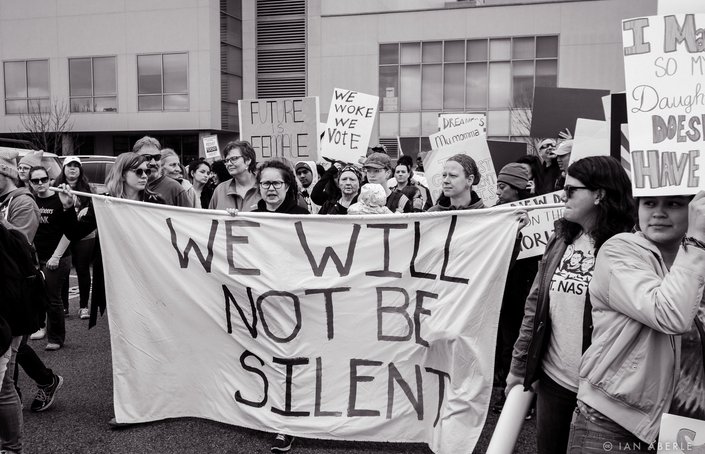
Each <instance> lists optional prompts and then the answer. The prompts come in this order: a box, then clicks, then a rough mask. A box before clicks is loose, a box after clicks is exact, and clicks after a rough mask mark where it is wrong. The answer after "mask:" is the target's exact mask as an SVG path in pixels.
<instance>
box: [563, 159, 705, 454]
mask: <svg viewBox="0 0 705 454" xmlns="http://www.w3.org/2000/svg"><path fill="white" fill-rule="evenodd" d="M578 162H580V161H578ZM569 172H570V169H569ZM638 204H639V215H638V219H639V230H638V231H636V232H633V233H623V234H621V235H616V236H615V237H613V238H611V239H610V240H609V241H607V242H606V243H605V244H604V246H603V247H602V249H601V250H600V253H599V255H598V257H597V264H596V266H595V275H594V277H593V279H592V282H591V283H590V295H591V302H592V316H593V323H594V330H593V332H592V345H590V347H589V348H588V349H587V350H586V351H585V353H584V355H583V357H582V361H581V363H580V380H579V386H578V403H577V410H576V411H575V413H574V414H573V421H572V423H571V434H570V441H569V446H568V448H569V449H568V452H569V453H571V454H573V453H575V454H579V453H589V452H598V450H597V449H595V448H594V446H599V447H600V448H601V447H602V446H604V445H608V444H610V445H611V446H614V447H615V448H614V449H616V450H617V451H615V452H625V451H626V450H625V449H624V448H623V447H624V446H627V447H628V448H627V449H628V450H629V451H630V452H647V451H648V446H649V445H652V444H654V443H655V442H656V439H657V437H658V435H659V428H660V427H659V426H660V424H661V415H662V414H663V413H671V414H675V415H679V416H685V417H688V418H694V419H700V420H702V419H705V370H704V369H703V354H704V353H705V352H704V350H705V329H704V325H705V290H704V288H705V192H704V191H701V192H700V193H699V194H698V195H696V196H695V197H693V196H678V195H674V196H660V197H640V198H639V199H638ZM691 441H694V440H691ZM679 442H682V443H683V444H685V443H686V442H685V440H679ZM619 447H622V448H621V449H619ZM693 449H694V451H698V449H697V448H693ZM679 450H682V451H683V452H688V450H689V449H686V447H685V446H680V447H679ZM655 451H656V449H653V450H651V452H655Z"/></svg>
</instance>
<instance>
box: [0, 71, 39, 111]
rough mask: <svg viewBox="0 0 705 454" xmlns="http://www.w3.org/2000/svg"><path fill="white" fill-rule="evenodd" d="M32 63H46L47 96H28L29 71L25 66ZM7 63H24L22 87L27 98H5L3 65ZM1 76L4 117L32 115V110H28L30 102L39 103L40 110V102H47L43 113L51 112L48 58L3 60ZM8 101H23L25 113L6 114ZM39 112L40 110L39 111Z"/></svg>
mask: <svg viewBox="0 0 705 454" xmlns="http://www.w3.org/2000/svg"><path fill="white" fill-rule="evenodd" d="M33 61H40V62H46V63H47V92H48V96H46V97H44V96H41V97H36V96H32V97H30V96H29V71H28V70H27V68H28V66H27V64H28V63H29V62H33ZM7 63H24V87H25V93H26V94H27V96H24V97H8V96H7V71H6V70H5V65H6V64H7ZM2 76H3V80H2V83H3V95H4V102H3V112H4V113H5V115H29V114H32V113H34V112H33V111H32V110H30V108H29V107H30V104H29V103H30V101H39V102H40V109H41V101H48V104H47V110H46V111H43V112H45V113H46V112H49V111H50V110H51V63H50V59H49V58H28V59H24V60H22V59H11V60H3V62H2ZM8 101H24V102H25V105H26V111H25V112H8V111H7V102H8ZM40 112H41V110H40Z"/></svg>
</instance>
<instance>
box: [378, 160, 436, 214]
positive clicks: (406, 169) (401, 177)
mask: <svg viewBox="0 0 705 454" xmlns="http://www.w3.org/2000/svg"><path fill="white" fill-rule="evenodd" d="M413 177H414V169H413V166H412V160H411V156H402V157H400V158H399V159H398V160H397V165H396V167H394V181H395V183H396V184H394V185H392V186H390V188H389V189H390V190H391V191H392V192H391V193H390V194H389V196H387V199H389V198H390V197H391V198H392V199H397V198H401V194H403V195H405V196H406V197H407V198H408V199H409V200H411V204H408V205H407V206H405V209H409V210H410V211H411V212H420V211H423V207H424V195H423V192H422V189H421V188H420V187H418V186H417V185H416V182H414V180H413ZM392 203H394V202H392ZM427 208H430V203H429V206H428V207H427Z"/></svg>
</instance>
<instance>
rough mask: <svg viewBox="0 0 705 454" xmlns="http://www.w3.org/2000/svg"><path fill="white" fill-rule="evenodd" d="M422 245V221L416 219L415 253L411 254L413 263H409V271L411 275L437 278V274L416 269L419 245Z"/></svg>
mask: <svg viewBox="0 0 705 454" xmlns="http://www.w3.org/2000/svg"><path fill="white" fill-rule="evenodd" d="M420 246H421V223H420V222H419V221H414V254H413V255H412V256H411V264H410V265H409V272H410V273H411V277H420V278H422V279H431V280H434V279H436V275H435V274H431V273H423V272H421V271H416V258H417V257H418V256H419V247H420Z"/></svg>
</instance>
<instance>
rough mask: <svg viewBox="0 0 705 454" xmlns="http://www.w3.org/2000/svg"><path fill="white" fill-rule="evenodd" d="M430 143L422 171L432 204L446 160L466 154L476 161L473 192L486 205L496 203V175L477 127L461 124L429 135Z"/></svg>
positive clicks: (484, 141) (441, 182) (483, 139)
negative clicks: (475, 177)
mask: <svg viewBox="0 0 705 454" xmlns="http://www.w3.org/2000/svg"><path fill="white" fill-rule="evenodd" d="M429 140H430V141H431V148H432V150H431V151H430V152H429V153H428V154H427V155H426V158H425V159H424V163H423V168H424V171H425V174H426V178H427V179H428V189H429V190H430V191H431V197H432V198H433V200H434V203H435V202H436V201H437V200H438V197H439V196H440V194H441V192H442V189H441V188H442V185H443V181H442V179H443V176H442V175H443V166H444V165H445V162H446V161H447V160H448V158H450V157H451V156H453V155H456V154H466V155H468V156H470V157H471V158H473V159H474V160H475V163H476V164H477V168H478V170H479V171H480V181H479V182H478V183H477V184H476V185H475V186H474V187H473V190H474V191H475V192H476V193H477V195H478V196H479V197H480V198H481V199H482V201H483V202H484V204H485V206H488V207H489V206H493V205H494V204H495V203H497V172H496V171H495V167H494V164H493V163H492V157H491V155H490V149H489V148H488V146H487V140H486V138H485V136H483V135H481V134H479V133H478V130H477V128H474V127H472V126H471V125H469V124H462V125H460V126H455V127H453V128H448V129H444V130H443V131H440V132H437V133H435V134H431V136H430V137H429Z"/></svg>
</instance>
